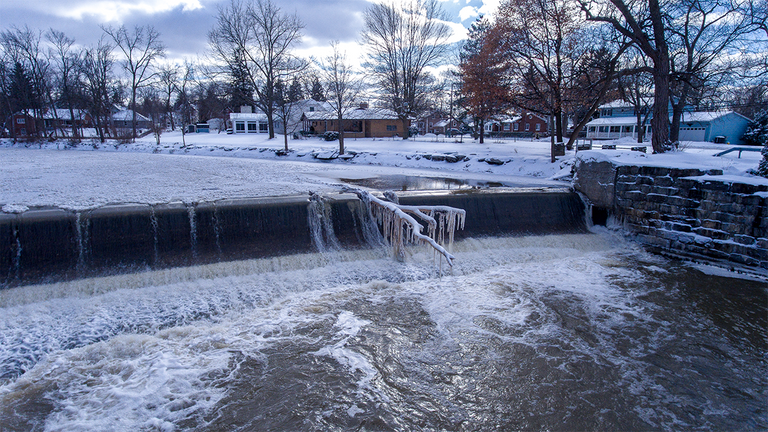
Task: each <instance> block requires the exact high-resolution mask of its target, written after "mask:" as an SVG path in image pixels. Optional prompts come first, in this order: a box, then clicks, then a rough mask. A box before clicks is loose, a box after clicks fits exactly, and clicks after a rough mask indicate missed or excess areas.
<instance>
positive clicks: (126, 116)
mask: <svg viewBox="0 0 768 432" xmlns="http://www.w3.org/2000/svg"><path fill="white" fill-rule="evenodd" d="M111 119H112V120H117V121H133V111H132V110H129V109H123V110H120V111H118V112H116V113H114V114H112V117H111ZM136 121H146V122H148V121H150V120H149V119H148V118H147V117H144V116H143V115H141V114H139V113H136Z"/></svg>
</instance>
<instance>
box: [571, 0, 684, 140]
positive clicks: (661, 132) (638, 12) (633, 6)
mask: <svg viewBox="0 0 768 432" xmlns="http://www.w3.org/2000/svg"><path fill="white" fill-rule="evenodd" d="M578 1H579V3H580V4H581V8H582V10H583V11H584V13H586V16H587V19H588V20H591V21H596V22H604V23H608V24H610V25H612V26H613V27H614V28H615V29H616V30H617V31H618V32H619V33H621V34H623V35H624V36H626V37H627V38H628V39H629V40H631V41H632V42H633V44H634V45H635V46H637V47H638V48H639V49H640V51H641V52H642V53H643V54H644V55H645V56H647V57H648V58H649V59H650V60H651V63H652V66H651V68H650V72H651V74H652V76H653V81H654V82H653V84H654V87H653V89H654V90H653V91H654V95H653V99H654V104H653V118H652V119H651V129H652V130H653V137H652V141H651V144H652V146H653V151H654V153H662V152H665V151H667V150H669V149H670V148H671V142H670V140H669V84H670V57H669V45H668V43H667V40H668V38H669V32H668V29H669V25H668V24H669V23H668V22H667V19H668V15H667V11H666V10H664V7H665V6H667V5H668V4H670V3H672V2H663V1H660V0H648V1H647V2H643V1H631V0H578Z"/></svg>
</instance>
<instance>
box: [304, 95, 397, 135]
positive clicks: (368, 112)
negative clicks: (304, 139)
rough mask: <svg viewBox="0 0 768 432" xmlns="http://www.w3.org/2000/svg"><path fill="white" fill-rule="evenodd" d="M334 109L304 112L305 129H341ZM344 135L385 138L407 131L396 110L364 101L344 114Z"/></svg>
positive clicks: (318, 132) (309, 130)
mask: <svg viewBox="0 0 768 432" xmlns="http://www.w3.org/2000/svg"><path fill="white" fill-rule="evenodd" d="M336 117H337V116H336V113H335V112H334V111H315V112H304V114H303V115H302V117H301V119H302V122H303V123H304V126H303V130H305V131H307V132H309V133H313V134H322V133H325V132H326V131H336V132H338V131H339V129H340V128H339V125H338V124H337V123H338V119H337V118H336ZM410 124H411V123H410V120H408V121H406V125H405V127H406V128H409V127H410ZM341 129H342V130H343V131H344V137H345V138H346V137H359V138H373V137H376V138H384V137H392V136H400V137H402V136H403V134H404V133H405V132H406V131H405V130H403V121H402V120H400V119H399V118H398V117H397V114H396V113H395V112H394V111H391V110H388V109H383V108H368V104H366V103H362V104H360V107H358V108H352V109H348V110H347V111H346V112H345V113H344V115H343V127H342V128H341Z"/></svg>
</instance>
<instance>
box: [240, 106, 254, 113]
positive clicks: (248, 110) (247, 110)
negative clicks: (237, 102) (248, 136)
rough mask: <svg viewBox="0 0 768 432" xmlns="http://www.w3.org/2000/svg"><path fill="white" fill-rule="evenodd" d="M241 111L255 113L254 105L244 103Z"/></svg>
mask: <svg viewBox="0 0 768 432" xmlns="http://www.w3.org/2000/svg"><path fill="white" fill-rule="evenodd" d="M240 113H241V114H251V113H253V107H251V106H250V105H242V106H241V107H240Z"/></svg>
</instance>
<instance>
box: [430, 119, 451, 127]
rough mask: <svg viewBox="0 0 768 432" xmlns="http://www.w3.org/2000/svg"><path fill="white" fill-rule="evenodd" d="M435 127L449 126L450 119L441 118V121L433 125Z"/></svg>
mask: <svg viewBox="0 0 768 432" xmlns="http://www.w3.org/2000/svg"><path fill="white" fill-rule="evenodd" d="M432 126H433V127H446V126H448V120H440V121H439V122H437V123H435V124H433V125H432Z"/></svg>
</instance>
